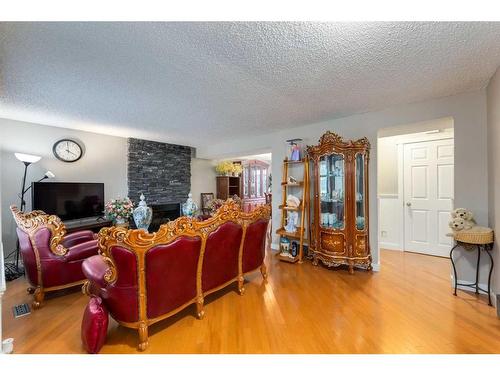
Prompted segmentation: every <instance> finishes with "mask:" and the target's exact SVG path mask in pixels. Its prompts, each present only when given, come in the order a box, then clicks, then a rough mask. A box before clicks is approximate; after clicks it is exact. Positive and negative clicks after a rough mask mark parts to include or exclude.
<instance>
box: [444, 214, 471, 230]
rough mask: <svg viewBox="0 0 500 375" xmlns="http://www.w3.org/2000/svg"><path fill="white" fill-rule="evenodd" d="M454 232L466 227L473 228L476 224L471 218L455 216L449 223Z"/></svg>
mask: <svg viewBox="0 0 500 375" xmlns="http://www.w3.org/2000/svg"><path fill="white" fill-rule="evenodd" d="M448 225H449V226H450V228H451V230H452V231H453V232H458V231H460V230H464V229H471V228H472V227H473V226H474V224H473V223H472V221H470V220H465V219H462V218H461V217H455V218H453V220H451V221H450V222H449V224H448Z"/></svg>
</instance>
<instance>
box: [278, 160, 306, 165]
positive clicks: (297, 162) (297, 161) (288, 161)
mask: <svg viewBox="0 0 500 375" xmlns="http://www.w3.org/2000/svg"><path fill="white" fill-rule="evenodd" d="M303 162H304V159H300V160H288V159H285V160H283V163H285V164H300V163H303Z"/></svg>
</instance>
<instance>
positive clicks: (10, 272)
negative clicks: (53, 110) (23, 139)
mask: <svg viewBox="0 0 500 375" xmlns="http://www.w3.org/2000/svg"><path fill="white" fill-rule="evenodd" d="M14 155H15V156H16V158H17V159H18V160H19V161H21V162H22V163H23V164H24V174H23V183H22V187H21V193H20V194H19V198H21V207H20V210H21V211H24V209H25V208H26V201H25V200H24V195H25V194H26V193H27V192H28V190H29V189H30V188H31V184H30V186H28V187H26V174H27V172H28V167H29V166H30V165H31V164H33V163H36V162H37V161H39V160H40V159H41V158H42V157H41V156H36V155H29V154H22V153H19V152H16V153H14ZM54 177H55V175H54V174H53V173H52V172H51V171H47V172H46V173H45V175H44V176H43V177H42V178H41V179H40V180H38V181H37V182H40V181H43V180H45V179H47V178H54ZM14 252H15V254H16V262H15V266H14V267H13V266H12V265H7V264H6V265H5V266H6V267H5V268H6V272H5V277H6V278H7V280H14V279H17V278H18V277H20V276H22V275H23V274H24V270H21V269H20V268H19V240H17V241H16V249H15V250H14ZM14 252H13V253H14ZM13 253H10V254H9V255H7V258H9V257H10V256H11V255H12V254H13Z"/></svg>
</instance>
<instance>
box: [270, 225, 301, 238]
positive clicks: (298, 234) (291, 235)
mask: <svg viewBox="0 0 500 375" xmlns="http://www.w3.org/2000/svg"><path fill="white" fill-rule="evenodd" d="M302 232H303V228H301V227H297V231H295V232H293V233H291V232H287V231H286V230H285V228H280V229H278V230H277V231H276V234H279V235H280V236H284V237H289V238H292V239H294V240H296V239H300V237H301V236H302Z"/></svg>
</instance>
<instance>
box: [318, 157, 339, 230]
mask: <svg viewBox="0 0 500 375" xmlns="http://www.w3.org/2000/svg"><path fill="white" fill-rule="evenodd" d="M319 165H320V197H321V211H320V213H321V216H320V222H321V226H323V227H325V228H334V229H341V228H344V189H345V180H344V168H345V161H344V156H343V155H342V154H335V153H333V154H330V155H324V156H322V157H321V158H320V160H319Z"/></svg>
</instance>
